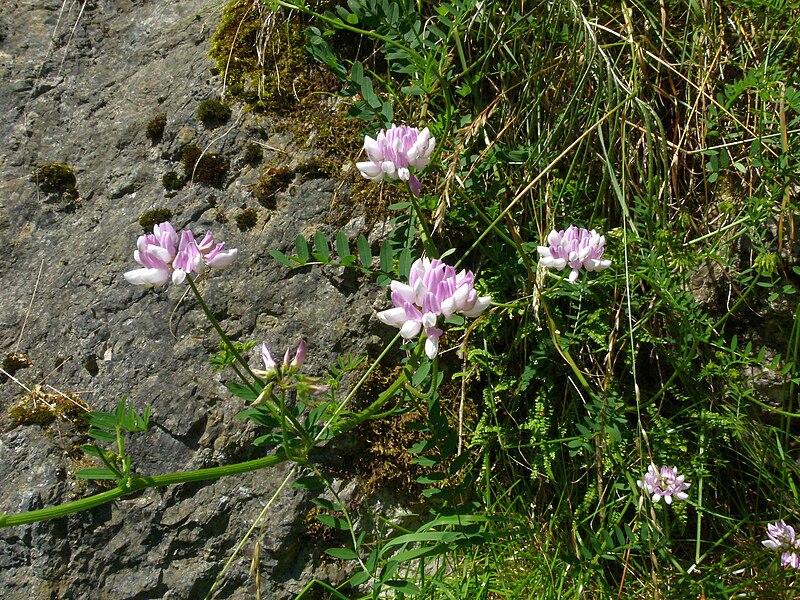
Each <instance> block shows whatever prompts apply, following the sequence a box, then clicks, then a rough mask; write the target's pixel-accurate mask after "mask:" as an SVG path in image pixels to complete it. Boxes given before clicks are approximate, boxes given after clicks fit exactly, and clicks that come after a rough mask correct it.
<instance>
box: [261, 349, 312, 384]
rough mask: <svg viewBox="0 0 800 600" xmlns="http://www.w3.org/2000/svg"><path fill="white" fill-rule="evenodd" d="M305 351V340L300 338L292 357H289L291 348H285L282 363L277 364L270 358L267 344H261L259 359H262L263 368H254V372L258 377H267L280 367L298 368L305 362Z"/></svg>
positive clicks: (286, 368)
mask: <svg viewBox="0 0 800 600" xmlns="http://www.w3.org/2000/svg"><path fill="white" fill-rule="evenodd" d="M307 352H308V344H307V343H306V341H305V340H300V345H299V346H297V352H295V353H294V358H293V359H291V360H290V359H289V357H290V356H291V350H290V349H289V348H287V349H286V354H284V355H283V365H279V364H278V363H276V362H275V360H274V359H273V358H272V354H271V353H270V351H269V346H267V344H266V343H264V344H261V359H262V360H263V361H264V370H263V371H261V370H254V373H255V374H256V375H258V376H259V377H264V378H267V377H270V376H272V375H275V374H276V373H277V372H278V371H280V370H281V369H284V370H292V369H298V368H300V367H301V366H302V365H303V362H305V360H306V353H307Z"/></svg>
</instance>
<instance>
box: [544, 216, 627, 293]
mask: <svg viewBox="0 0 800 600" xmlns="http://www.w3.org/2000/svg"><path fill="white" fill-rule="evenodd" d="M547 244H548V245H547V246H538V247H537V248H536V251H537V252H538V253H539V256H540V258H539V263H540V264H541V265H542V266H544V267H547V268H550V269H556V270H557V271H563V270H564V269H565V268H567V267H569V268H570V269H572V270H571V271H570V274H569V281H570V282H571V283H575V282H576V281H577V280H578V276H579V275H580V270H581V269H584V270H586V271H602V270H603V269H607V268H608V267H610V266H611V261H610V260H607V259H603V252H604V250H605V244H606V238H605V237H604V236H602V235H600V234H598V233H597V232H596V231H595V230H594V229H592V230H591V231H589V230H588V229H584V228H582V227H575V226H574V225H570V226H569V227H568V228H567V229H562V230H561V231H556V230H555V229H554V230H552V231H551V232H550V234H549V235H548V236H547Z"/></svg>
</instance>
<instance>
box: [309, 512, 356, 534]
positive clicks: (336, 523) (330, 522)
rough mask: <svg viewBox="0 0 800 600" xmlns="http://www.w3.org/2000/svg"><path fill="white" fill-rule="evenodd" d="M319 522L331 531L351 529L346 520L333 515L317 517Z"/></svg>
mask: <svg viewBox="0 0 800 600" xmlns="http://www.w3.org/2000/svg"><path fill="white" fill-rule="evenodd" d="M317 521H319V522H320V523H322V524H323V525H325V526H327V527H330V528H331V529H341V530H342V531H348V530H349V529H350V526H349V525H348V524H347V521H346V520H344V519H342V518H341V517H334V516H333V515H317Z"/></svg>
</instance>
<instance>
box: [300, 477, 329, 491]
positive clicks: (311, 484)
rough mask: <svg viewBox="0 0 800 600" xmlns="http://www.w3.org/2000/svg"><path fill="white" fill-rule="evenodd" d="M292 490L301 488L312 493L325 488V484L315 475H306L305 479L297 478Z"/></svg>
mask: <svg viewBox="0 0 800 600" xmlns="http://www.w3.org/2000/svg"><path fill="white" fill-rule="evenodd" d="M292 487H293V488H302V489H304V490H309V491H312V492H313V491H314V490H319V489H322V488H323V487H325V483H324V482H323V481H322V479H320V478H319V477H317V476H316V475H306V476H305V477H300V478H298V479H297V480H296V481H295V482H294V483H293V484H292Z"/></svg>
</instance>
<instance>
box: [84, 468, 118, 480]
mask: <svg viewBox="0 0 800 600" xmlns="http://www.w3.org/2000/svg"><path fill="white" fill-rule="evenodd" d="M75 477H80V478H81V479H118V478H119V475H117V474H116V473H114V471H112V470H111V469H108V468H103V469H97V468H93V469H81V470H80V471H78V472H77V473H75Z"/></svg>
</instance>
